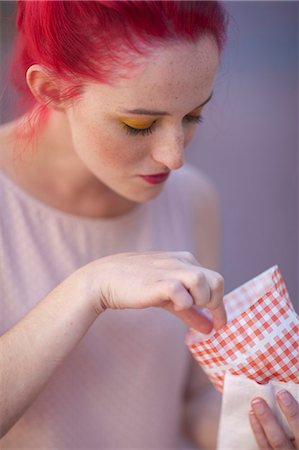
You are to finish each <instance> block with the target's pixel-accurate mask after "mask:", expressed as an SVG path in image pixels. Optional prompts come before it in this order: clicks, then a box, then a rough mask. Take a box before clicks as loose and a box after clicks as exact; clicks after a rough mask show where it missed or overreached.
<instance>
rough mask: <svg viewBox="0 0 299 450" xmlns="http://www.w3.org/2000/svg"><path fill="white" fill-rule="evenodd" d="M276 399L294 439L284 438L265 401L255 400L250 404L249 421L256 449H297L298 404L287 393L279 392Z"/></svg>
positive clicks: (298, 443)
mask: <svg viewBox="0 0 299 450" xmlns="http://www.w3.org/2000/svg"><path fill="white" fill-rule="evenodd" d="M276 399H277V402H278V404H279V407H280V409H281V410H282V412H283V414H284V415H285V417H286V419H287V421H288V424H289V427H290V430H291V431H292V433H293V435H294V439H292V440H290V439H289V438H288V437H287V436H286V434H285V433H284V431H283V430H282V428H281V426H280V425H279V423H278V422H277V420H276V418H275V417H274V414H273V412H272V411H271V409H270V408H269V406H268V405H267V403H266V402H265V400H263V399H261V398H256V399H254V400H253V401H252V402H251V406H252V411H250V413H249V419H250V424H251V428H252V431H253V433H254V436H255V439H256V442H257V444H258V447H259V449H260V450H294V449H299V404H298V403H297V401H296V400H295V399H294V397H293V396H292V395H291V394H290V393H289V392H287V391H279V392H278V393H277V395H276Z"/></svg>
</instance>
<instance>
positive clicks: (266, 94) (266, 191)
mask: <svg viewBox="0 0 299 450" xmlns="http://www.w3.org/2000/svg"><path fill="white" fill-rule="evenodd" d="M223 3H224V5H225V6H226V8H227V10H228V11H229V14H230V16H231V20H230V27H229V40H228V45H227V48H226V50H225V52H224V54H223V57H222V66H221V69H220V71H219V74H218V77H217V82H216V86H215V91H214V98H213V100H212V102H211V103H210V104H209V105H208V106H207V108H206V110H205V113H204V118H205V120H204V123H203V124H201V125H200V127H199V130H198V133H197V136H196V139H195V140H194V141H193V143H192V144H191V145H190V147H189V149H188V151H187V155H186V159H187V160H188V161H190V162H192V163H193V164H195V165H196V166H198V167H199V168H201V169H202V170H203V171H204V172H206V173H207V174H208V175H209V176H210V178H211V179H212V180H213V182H214V184H215V185H216V187H217V188H218V191H219V195H220V200H221V216H222V256H221V267H220V272H221V273H222V274H223V276H224V278H225V283H226V289H225V290H226V292H228V291H230V290H231V289H233V288H235V287H237V286H238V285H240V284H241V283H243V282H244V281H246V280H248V279H250V278H252V277H253V276H255V275H257V274H259V273H260V272H262V271H264V270H265V269H267V268H268V267H270V266H272V265H274V264H278V265H279V267H280V269H281V271H282V274H283V277H284V279H285V281H286V283H287V287H288V290H289V292H290V295H291V297H292V299H293V302H295V303H296V302H297V307H298V303H299V302H298V291H299V284H298V278H299V276H298V275H299V268H298V241H299V239H298V124H299V115H298V59H299V57H298V42H299V31H298V23H299V3H298V2H297V1H265V2H263V1H248V2H247V1H232V2H223ZM14 8H15V2H12V1H8V2H5V1H2V2H0V9H1V36H0V37H1V50H0V51H1V73H2V82H1V94H2V100H1V103H0V109H1V111H0V120H1V122H5V121H7V120H9V119H10V118H11V108H10V104H11V100H12V99H13V97H14V91H13V89H12V88H11V87H10V86H7V87H6V89H5V91H4V92H3V90H4V87H5V85H6V83H5V75H4V74H5V69H6V64H7V55H9V50H10V46H11V43H12V39H13V34H14V21H13V11H14Z"/></svg>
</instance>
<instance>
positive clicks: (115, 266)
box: [0, 252, 225, 436]
mask: <svg viewBox="0 0 299 450" xmlns="http://www.w3.org/2000/svg"><path fill="white" fill-rule="evenodd" d="M132 286H134V289H132ZM222 286H223V280H222V277H221V276H220V275H219V274H217V273H216V272H213V271H211V270H208V269H204V268H203V267H201V266H200V265H199V264H198V263H197V261H196V260H195V258H194V257H193V255H191V254H190V253H186V252H170V253H168V252H147V253H123V254H117V255H112V256H108V257H105V258H101V259H99V260H96V261H93V262H91V263H90V264H87V265H86V266H84V267H81V268H80V269H78V270H77V271H76V272H74V273H73V274H72V275H71V276H69V277H68V278H67V279H66V280H64V281H63V282H62V283H61V284H60V285H59V286H57V287H56V288H55V289H54V290H53V291H52V292H50V294H48V295H47V296H46V297H45V298H44V299H43V300H42V301H41V302H40V303H39V304H38V305H37V306H36V307H35V308H34V309H32V310H31V311H30V312H29V313H28V314H27V315H26V316H25V317H24V318H23V319H22V320H21V321H20V322H18V323H17V324H16V325H15V326H14V327H13V328H11V329H10V330H9V331H8V332H7V333H5V334H4V335H3V336H2V337H1V338H0V367H1V398H0V402H1V408H0V409H1V417H0V429H1V436H3V435H4V434H5V433H6V432H7V431H8V430H9V429H10V427H12V426H13V425H14V423H15V422H16V421H17V420H18V418H19V417H20V416H21V415H22V414H23V413H24V412H25V410H26V409H27V408H28V406H29V405H30V404H31V403H32V402H33V400H34V399H35V397H36V396H37V395H38V393H39V392H40V391H41V389H42V388H43V386H44V385H45V384H46V383H47V381H48V380H49V378H50V377H51V375H52V374H53V372H54V371H55V369H56V368H57V367H58V365H59V364H60V363H61V362H62V361H63V360H64V359H65V358H66V357H67V355H68V354H69V353H70V351H71V350H72V349H73V348H74V347H75V346H76V344H77V343H78V342H79V340H80V339H81V338H82V337H83V335H84V334H85V333H86V332H87V330H88V329H89V327H90V326H91V324H92V323H93V322H94V320H95V319H96V317H97V316H98V315H99V314H102V313H103V312H104V311H105V309H107V308H109V309H124V308H147V307H152V306H160V307H163V308H166V309H167V310H168V311H170V312H171V313H172V314H175V315H176V316H177V317H178V318H180V319H183V320H184V312H185V311H186V310H188V311H189V314H188V318H187V321H188V323H190V321H191V322H192V323H193V325H194V328H196V327H197V328H198V329H201V330H202V331H203V330H205V329H206V327H207V326H208V328H209V327H210V322H209V321H207V319H205V318H203V317H202V316H201V315H200V314H199V313H198V312H197V311H196V309H195V308H194V309H193V306H192V305H193V304H195V305H197V306H205V307H208V308H210V309H211V312H212V314H215V321H219V320H222V321H223V320H225V316H223V315H222V310H223V305H222V292H223V287H222ZM221 315H222V319H221Z"/></svg>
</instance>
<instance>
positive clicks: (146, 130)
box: [124, 115, 203, 136]
mask: <svg viewBox="0 0 299 450" xmlns="http://www.w3.org/2000/svg"><path fill="white" fill-rule="evenodd" d="M184 120H185V121H186V122H188V123H201V122H203V117H202V116H201V115H200V116H196V117H195V116H185V117H184ZM155 123H156V122H153V123H152V124H151V126H150V127H148V128H141V129H139V128H133V127H130V126H129V125H127V124H124V129H125V130H126V132H127V133H128V134H131V135H133V136H136V135H141V136H147V135H149V134H152V132H153V128H154V126H155Z"/></svg>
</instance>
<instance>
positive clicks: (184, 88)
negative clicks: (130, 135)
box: [90, 38, 219, 109]
mask: <svg viewBox="0 0 299 450" xmlns="http://www.w3.org/2000/svg"><path fill="white" fill-rule="evenodd" d="M218 63H219V52H218V48H217V45H216V43H215V42H214V41H213V39H211V38H207V39H201V40H200V41H199V42H198V43H197V44H196V45H195V44H189V43H185V44H176V45H171V46H167V47H165V48H162V49H160V48H159V49H157V51H156V52H153V53H152V54H151V55H150V56H149V57H147V58H141V59H140V65H139V66H138V68H137V69H136V70H135V71H134V72H132V75H131V76H128V77H125V78H120V79H119V80H117V81H116V82H115V83H114V84H113V85H106V84H99V83H95V84H94V83H93V84H92V88H91V90H90V95H91V96H93V95H94V96H95V97H97V96H98V97H99V98H101V99H102V100H103V99H105V98H106V100H107V101H108V103H110V104H112V103H113V102H116V103H119V107H120V108H121V107H123V108H132V109H134V108H150V107H152V106H155V107H157V106H158V107H163V105H165V102H166V104H171V102H172V101H174V103H176V102H177V101H181V100H182V99H184V100H185V102H186V103H190V101H192V100H193V103H194V107H195V106H198V105H200V104H201V103H203V102H204V101H205V100H206V99H207V98H208V97H209V95H210V94H211V92H212V90H213V80H214V77H215V74H216V70H217V68H218ZM159 105H160V106H159ZM114 106H115V105H114Z"/></svg>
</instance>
